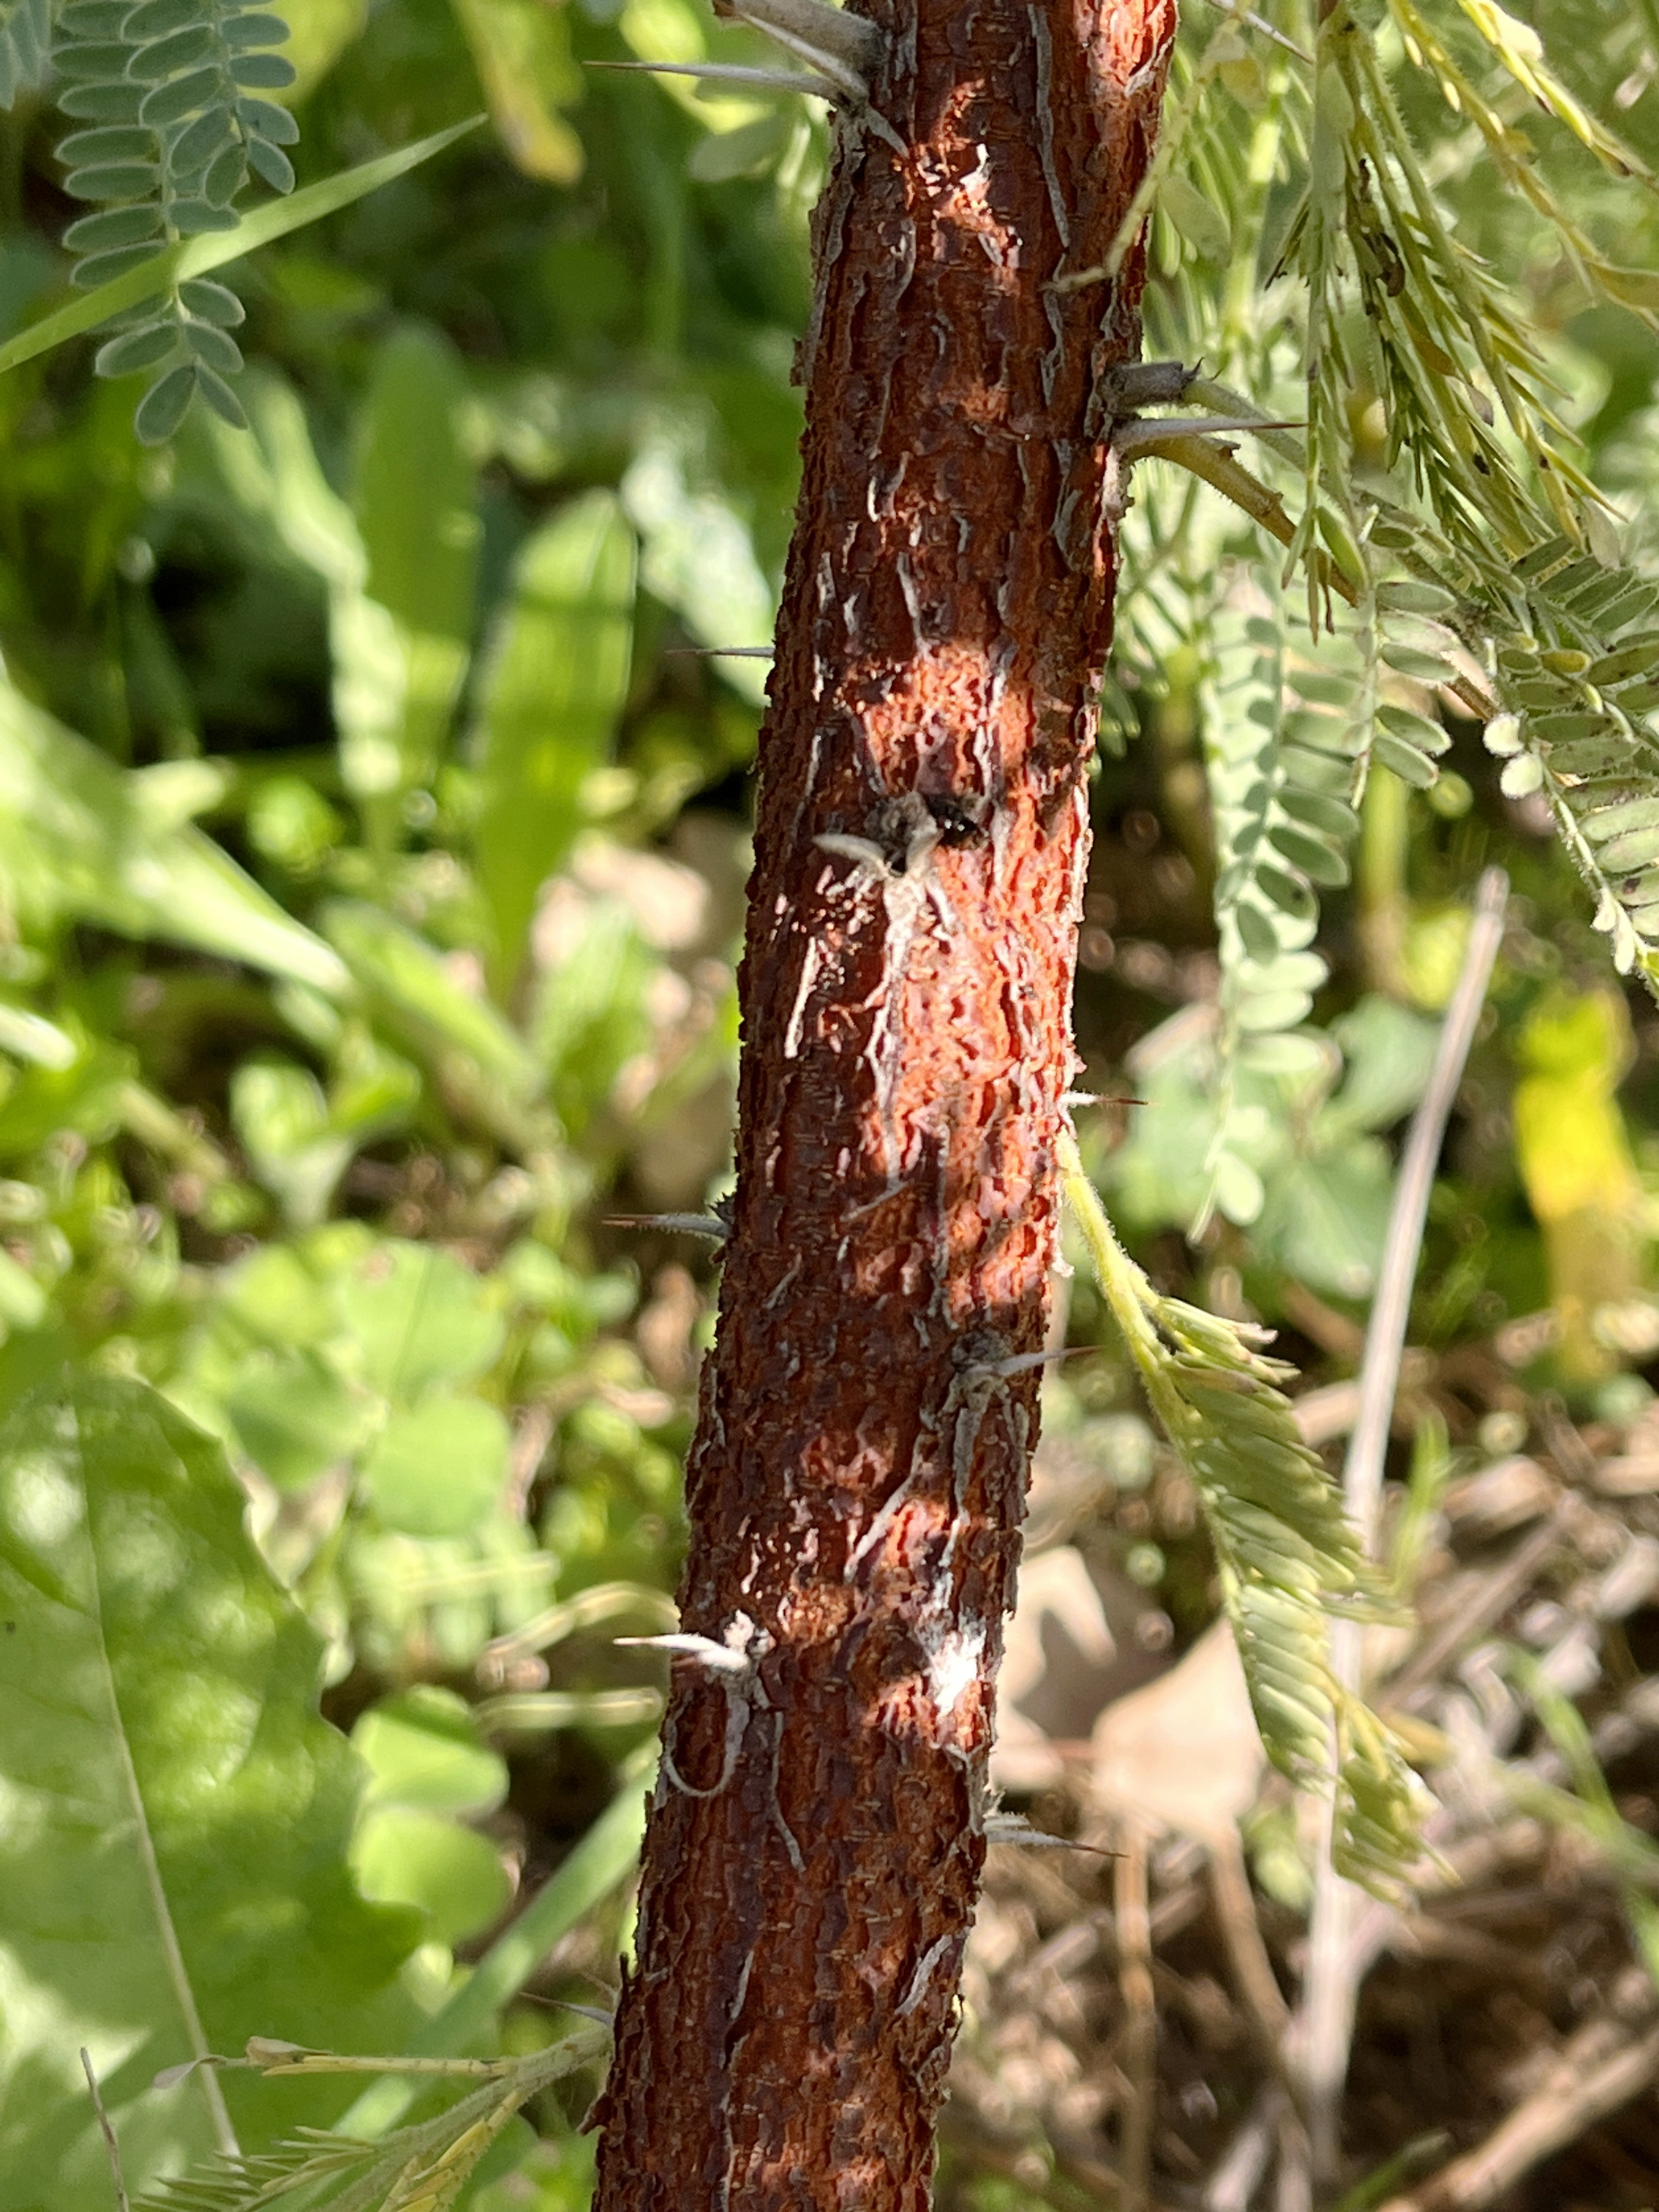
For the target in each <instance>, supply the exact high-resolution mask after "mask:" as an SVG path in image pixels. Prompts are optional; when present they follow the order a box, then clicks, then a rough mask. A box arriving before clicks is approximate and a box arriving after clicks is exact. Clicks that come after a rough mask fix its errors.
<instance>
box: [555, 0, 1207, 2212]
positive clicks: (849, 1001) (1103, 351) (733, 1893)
mask: <svg viewBox="0 0 1659 2212" xmlns="http://www.w3.org/2000/svg"><path fill="white" fill-rule="evenodd" d="M869 13H870V15H871V16H872V18H873V20H874V21H875V23H876V26H877V27H878V31H879V33H880V38H879V47H880V58H879V60H878V64H877V65H876V66H875V67H874V68H873V69H872V72H871V83H870V94H871V106H872V115H873V118H874V119H872V120H871V121H870V122H868V123H867V124H863V125H860V123H859V122H858V121H857V120H856V119H854V118H849V119H848V121H847V122H846V123H844V124H843V125H842V132H841V137H840V142H839V144H838V148H837V151H836V158H835V161H834V166H833V168H832V171H831V174H830V179H829V185H828V188H827V191H826V193H825V196H824V199H823V204H822V205H821V206H820V208H819V210H818V211H817V216H816V218H815V222H814V236H815V244H816V248H817V264H818V268H817V301H816V304H815V308H814V313H813V318H812V323H811V329H810V331H809V333H808V337H807V339H806V343H805V348H804V349H803V368H804V372H805V380H806V384H807V428H806V435H805V443H804V449H803V478H802V491H801V496H800V502H799V509H798V512H797V519H796V528H795V536H794V541H793V546H792V549H791V553H790V558H789V566H788V571H787V578H786V583H785V591H784V599H783V605H782V609H781V614H780V617H779V623H778V635H777V652H776V657H775V663H774V667H773V674H772V681H771V708H770V711H769V714H768V716H767V719H766V722H765V726H764V727H763V732H762V737H761V757H760V791H759V801H758V808H757V833H756V862H755V872H754V876H753V878H752V880H751V883H750V905H749V927H748V937H747V944H746V948H745V952H744V963H743V969H742V975H741V981H740V995H741V1000H742V1006H743V1022H744V1044H743V1060H742V1068H741V1074H740V1079H739V1091H738V1141H737V1157H738V1188H737V1192H736V1197H735V1203H734V1209H733V1215H732V1235H731V1240H730V1243H729V1245H728V1247H727V1252H726V1269H725V1274H724V1278H723V1280H722V1285H721V1293H720V1331H719V1336H718V1340H717V1343H716V1346H715V1349H714V1353H713V1354H712V1356H711V1358H710V1359H709V1362H708V1366H707V1368H706V1370H705V1371H704V1376H703V1382H702V1407H701V1413H700V1419H699V1423H698V1428H697V1434H696V1439H695V1441H694V1443H693V1445H692V1449H691V1453H690V1462H689V1464H688V1468H687V1478H686V1492H687V1511H688V1516H689V1520H690V1548H689V1555H688V1559H687V1565H686V1569H685V1573H684V1579H683V1582H682V1585H681V1589H680V1594H679V1596H680V1614H681V1626H682V1627H683V1628H684V1629H685V1630H687V1631H690V1632H696V1633H697V1634H700V1635H702V1636H704V1637H706V1638H709V1639H711V1641H712V1643H713V1644H714V1645H716V1646H720V1647H723V1648H724V1649H725V1650H726V1651H727V1652H729V1653H731V1654H732V1656H733V1659H734V1662H735V1663H734V1664H733V1665H730V1666H710V1665H707V1664H704V1663H700V1662H697V1661H696V1660H695V1659H683V1660H681V1661H680V1662H678V1663H677V1668H676V1680H675V1685H674V1690H673V1694H672V1696H671V1701H670V1705H669V1711H668V1715H667V1717H666V1720H665V1727H664V1744H665V1756H664V1759H663V1761H662V1766H661V1770H660V1773H659V1780H658V1784H657V1788H656V1791H655V1795H654V1797H653V1803H652V1807H651V1812H650V1817H649V1820H648V1824H647V1839H646V1848H645V1863H644V1872H643V1877H642V1882H641V1900H640V1920H639V1938H638V1966H637V1967H636V1969H635V1971H634V1972H632V1973H630V1974H629V1976H628V1978H627V1981H626V1984H625V1986H624V1989H623V1996H622V2000H621V2003H620V2005H619V2008H618V2013H617V2050H616V2057H615V2059H614V2062H613V2065H612V2069H611V2080H610V2082H609V2084H608V2086H607V2088H606V2091H605V2096H604V2097H603V2099H602V2100H601V2102H600V2105H599V2109H598V2112H597V2114H596V2118H597V2122H598V2124H599V2127H600V2129H601V2131H602V2132H601V2140H600V2150H599V2194H598V2197H597V2200H596V2201H597V2205H598V2208H599V2212H623V2208H628V2212H678V2207H681V2206H685V2207H688V2208H690V2207H696V2212H703V2209H704V2208H706V2207H716V2208H721V2212H724V2208H726V2207H741V2208H742V2212H763V2208H771V2207H778V2208H780V2212H781V2208H783V2207H785V2206H787V2207H789V2208H791V2212H817V2208H820V2207H821V2208H823V2212H830V2208H832V2207H833V2208H837V2212H847V2208H851V2207H854V2206H856V2207H858V2208H859V2212H898V2208H901V2207H902V2208H907V2212H909V2209H911V2208H914V2209H915V2212H920V2208H921V2207H922V2206H923V2205H925V2203H926V2202H927V2183H928V2177H929V2173H930V2171H931V2166H932V2159H933V2147H932V2130H933V2114H934V2112H935V2110H936V2107H937V2106H938V2103H939V2097H940V2095H941V2093H942V2092H943V2088H944V2083H945V2070H946V2067H947V2065H948V2063H949V2054H950V2043H951V2033H952V2027H953V2021H954V2007H955V2001H956V1990H957V1979H958V1975H959V1971H960V1966H961V1959H962V1952H963V1945H964V1943H965V1942H966V1940H967V1936H968V1929H969V1923H970V1921H971V1917H972V1913H973V1909H974V1905H975V1899H976V1897H977V1893H978V1887H979V1881H980V1872H981V1864H982V1861H983V1857H984V1848H985V1846H984V1835H983V1809H984V1802H985V1791H986V1780H985V1771H986V1759H987V1753H988V1749H989V1744H990V1736H991V1727H992V1711H993V1697H994V1681H995V1674H996V1668H997V1664H998V1661H999V1659H1000V1653H1001V1645H1002V1622H1003V1617H1004V1614H1005V1613H1006V1610H1007V1608H1008V1606H1009V1604H1010V1602H1011V1601H1012V1589H1013V1574H1014V1568H1015V1565H1016V1562H1017V1559H1018V1547H1019V1533H1018V1532H1019V1521H1020V1517H1021V1514H1022V1512H1023V1509H1024V1482H1025V1476H1026V1471H1027V1467H1028V1463H1029V1458H1030V1449H1031V1446H1032V1444H1033V1443H1034V1442H1035V1438H1036V1394H1037V1376H1036V1370H1034V1369H1031V1368H1029V1367H1021V1366H1016V1365H1013V1364H1011V1363H1012V1362H1014V1361H1017V1360H1018V1358H1019V1356H1020V1355H1022V1354H1024V1353H1028V1352H1036V1351H1039V1350H1040V1349H1041V1348H1042V1345H1043V1342H1044V1338H1045V1330H1046V1325H1047V1322H1048V1314H1049V1310H1050V1306H1051V1303H1052V1302H1051V1297H1050V1269H1051V1267H1052V1264H1053V1262H1054V1260H1055V1258H1056V1257H1057V1255H1058V1246H1057V1212H1058V1192H1057V1188H1056V1176H1055V1168H1054V1154H1055V1147H1056V1145H1057V1143H1058V1140H1059V1139H1060V1135H1061V1133H1062V1131H1063V1128H1064V1125H1065V1110H1066V1109H1065V1107H1064V1105H1063V1103H1062V1101H1063V1098H1064V1096H1065V1093H1066V1089H1067V1087H1068V1085H1070V1083H1071V1081H1072V1079H1073V1070H1074V1068H1075V1065H1076V1061H1075V1055H1074V1054H1073V1047H1072V1041H1071V1029H1070V1003H1071V992H1072V983H1073V969H1074V963H1075V953H1076V933H1077V921H1078V915H1079V904H1080V892H1081V887H1082V882H1083V872H1084V867H1085V861H1086V857H1087V802H1086V788H1087V787H1086V776H1087V773H1088V769H1089V763H1090V760H1091V754H1092V750H1093V744H1094V729H1095V706H1094V702H1095V700H1096V698H1097V696H1098V687H1099V682H1100V678H1101V674H1102V671H1103V665H1104V660H1105V656H1106V653H1107V650H1108V647H1109V642H1110V632H1111V616H1112V600H1113V592H1114V588H1115V578H1116V562H1115V529H1116V524H1117V520H1118V515H1119V513H1120V502H1119V499H1118V495H1117V482H1116V475H1115V462H1114V461H1113V460H1112V459H1111V457H1110V455H1109V452H1108V449H1107V447H1106V445H1105V442H1104V441H1105V438H1106V435H1107V432H1108V429H1109V424H1108V423H1107V422H1106V421H1105V420H1104V419H1103V417H1102V416H1101V414H1100V412H1099V410H1098V407H1097V403H1096V399H1095V390H1096V384H1097V379H1098V376H1099V374H1100V372H1101V370H1102V369H1103V368H1104V367H1105V366H1106V365H1108V364H1109V363H1111V362H1118V361H1122V360H1125V359H1127V358H1130V357H1132V356H1133V355H1134V354H1135V353H1136V352H1138V350H1139V319H1138V314H1137V302H1138V300H1139V289H1140V284H1141V276H1142V272H1141V258H1140V253H1139V247H1138V246H1137V247H1136V249H1135V250H1134V251H1133V252H1131V253H1130V254H1129V256H1128V257H1127V260H1126V262H1125V264H1124V266H1123V270H1122V271H1121V275H1120V276H1118V277H1117V278H1116V279H1115V280H1114V281H1112V282H1110V283H1096V284H1092V285H1090V286H1087V287H1083V288H1079V289H1074V290H1070V291H1063V290H1059V289H1054V284H1053V280H1054V278H1055V277H1056V276H1063V275H1064V274H1066V272H1067V271H1070V270H1079V269H1082V268H1085V267H1087V266H1091V265H1093V264H1097V262H1098V261H1099V260H1100V258H1101V257H1102V256H1103V254H1104V252H1105V251H1106V249H1107V247H1108V246H1109V245H1110V243H1111V240H1112V238H1113V236H1114V234H1115V232H1116V230H1117V228H1118V226H1119V224H1120V222H1121V219H1122V216H1123V215H1124V213H1125V211H1126V210H1127V207H1128V205H1129V204H1130V201H1131V200H1132V198H1133V194H1134V191H1135V188H1136V186H1137V185H1138V183H1139V180H1140V178H1141V177H1142V176H1143V175H1144V173H1145V170H1146V164H1147V162H1148V161H1149V160H1150V158H1151V152H1152V143H1153V137H1154V134H1155V131H1156V125H1157V119H1158V106H1159V102H1160V99H1161V95H1162V91H1163V84H1164V70H1165V67H1166V64H1167V60H1168V52H1169V44H1170V39H1171V37H1172V35H1173V32H1174V9H1173V4H1172V0H1115V4H1112V5H1109V6H1108V5H1105V4H1103V0H1098V3H1097V0H1068V4H1061V0H979V4H977V5H974V6H970V7H963V6H962V5H960V4H959V0H870V5H869Z"/></svg>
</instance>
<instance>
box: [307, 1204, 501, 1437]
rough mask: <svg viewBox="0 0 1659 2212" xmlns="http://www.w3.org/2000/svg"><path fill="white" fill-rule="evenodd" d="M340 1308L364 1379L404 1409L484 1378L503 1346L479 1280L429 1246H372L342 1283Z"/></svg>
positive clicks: (497, 1321)
mask: <svg viewBox="0 0 1659 2212" xmlns="http://www.w3.org/2000/svg"><path fill="white" fill-rule="evenodd" d="M340 1310H341V1313H342V1316H343V1319H344V1321H345V1322H346V1325H347V1327H348V1328H349V1329H350V1331H351V1333H352V1334H353V1335H354V1336H355V1337H356V1340H357V1343H358V1345H359V1346H360V1347H361V1350H362V1361H363V1370H364V1373H365V1375H366V1376H367V1378H368V1381H369V1382H370V1383H372V1384H373V1385H374V1388H375V1389H377V1390H379V1391H381V1392H382V1393H383V1394H384V1395H386V1397H388V1398H390V1399H392V1401H394V1402H395V1403H397V1404H398V1405H402V1406H408V1405H412V1404H413V1403H414V1402H415V1401H416V1399H418V1398H419V1397H421V1396H422V1394H423V1393H424V1392H425V1391H427V1390H428V1389H431V1388H432V1387H433V1385H434V1384H436V1383H465V1382H469V1381H471V1378H472V1377H473V1376H476V1375H481V1374H482V1373H483V1370H484V1369H485V1368H486V1367H488V1366H489V1364H490V1362H491V1360H493V1359H494V1358H495V1354H496V1353H497V1352H499V1351H500V1349H501V1339H502V1334H503V1330H502V1324H501V1316H500V1315H499V1314H498V1313H497V1312H496V1310H495V1308H494V1307H493V1306H492V1305H490V1304H489V1303H487V1301H486V1297H485V1294H484V1291H483V1286H482V1285H481V1284H480V1283H479V1281H478V1279H477V1276H476V1275H474V1274H471V1273H469V1272H468V1270H467V1269H466V1268H465V1267H463V1266H462V1265H461V1263H460V1261H459V1260H454V1259H452V1258H451V1257H450V1255H449V1254H448V1253H447V1252H441V1251H439V1250H438V1249H436V1248H435V1247H434V1246H432V1245H429V1244H407V1243H383V1244H378V1245H376V1246H375V1248H374V1250H373V1251H372V1252H370V1253H369V1254H368V1255H367V1256H366V1257H365V1258H363V1259H362V1260H361V1261H359V1262H358V1263H357V1265H356V1267H353V1268H352V1269H351V1271H350V1272H349V1274H348V1275H347V1276H346V1278H345V1279H344V1281H343V1284H342V1285H341V1287H340Z"/></svg>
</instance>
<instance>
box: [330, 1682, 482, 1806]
mask: <svg viewBox="0 0 1659 2212" xmlns="http://www.w3.org/2000/svg"><path fill="white" fill-rule="evenodd" d="M351 1741H352V1743H353V1745H354V1746H355V1747H356V1750H357V1752H358V1753H359V1754H360V1756H361V1757H362V1759H364V1760H365V1762H366V1763H367V1765H368V1771H369V1773H370V1775H371V1777H372V1778H373V1779H372V1780H371V1782H370V1784H369V1802H371V1803H372V1804H377V1805H378V1804H386V1805H406V1806H408V1807H410V1808H411V1809H412V1810H414V1811H416V1812H424V1813H491V1812H494V1810H495V1808H496V1806H497V1805H499V1804H500V1803H501V1800H502V1798H503V1797H505V1796H506V1795H507V1762H506V1760H505V1759H503V1758H502V1757H501V1753H499V1752H496V1751H491V1750H490V1749H489V1746H488V1745H486V1744H484V1743H483V1742H482V1741H480V1740H479V1735H478V1730H477V1723H475V1722H474V1720H473V1717H472V1709H471V1706H470V1705H468V1704H467V1703H466V1701H465V1699H462V1698H458V1697H457V1696H456V1695H455V1693H454V1692H453V1690H441V1689H439V1688H438V1687H437V1686H436V1685H435V1684H434V1683H428V1682H422V1683H420V1684H418V1685H417V1686H416V1687H415V1688H414V1689H412V1690H404V1691H402V1692H399V1694H398V1696H396V1697H392V1698H383V1699H381V1700H380V1704H379V1705H371V1706H370V1707H369V1709H368V1711H367V1712H366V1713H364V1714H363V1715H362V1718H361V1719H360V1720H359V1721H358V1723H357V1725H356V1728H354V1729H352V1731H351Z"/></svg>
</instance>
